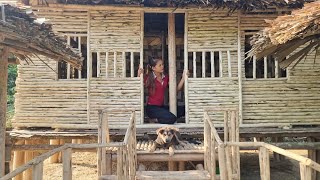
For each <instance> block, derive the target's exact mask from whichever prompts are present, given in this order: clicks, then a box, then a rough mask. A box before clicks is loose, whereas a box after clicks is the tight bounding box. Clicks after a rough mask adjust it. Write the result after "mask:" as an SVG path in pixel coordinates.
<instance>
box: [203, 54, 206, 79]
mask: <svg viewBox="0 0 320 180" xmlns="http://www.w3.org/2000/svg"><path fill="white" fill-rule="evenodd" d="M202 77H203V78H205V77H206V52H205V51H202Z"/></svg>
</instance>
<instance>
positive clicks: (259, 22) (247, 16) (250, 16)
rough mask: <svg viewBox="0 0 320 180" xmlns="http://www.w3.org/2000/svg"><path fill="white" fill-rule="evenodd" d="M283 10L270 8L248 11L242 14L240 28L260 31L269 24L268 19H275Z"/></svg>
mask: <svg viewBox="0 0 320 180" xmlns="http://www.w3.org/2000/svg"><path fill="white" fill-rule="evenodd" d="M281 14H282V12H281V11H277V10H275V9H269V10H268V11H264V12H263V11H260V12H247V13H242V14H241V16H240V28H241V30H243V31H248V32H250V31H251V32H252V31H259V30H261V29H263V28H265V27H266V26H267V23H266V22H265V20H266V19H268V20H273V19H275V18H276V17H277V16H279V15H281Z"/></svg>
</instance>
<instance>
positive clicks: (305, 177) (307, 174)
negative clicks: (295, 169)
mask: <svg viewBox="0 0 320 180" xmlns="http://www.w3.org/2000/svg"><path fill="white" fill-rule="evenodd" d="M311 170H312V169H311V167H309V166H306V165H304V164H302V163H300V179H301V180H310V179H311V174H312V173H311Z"/></svg>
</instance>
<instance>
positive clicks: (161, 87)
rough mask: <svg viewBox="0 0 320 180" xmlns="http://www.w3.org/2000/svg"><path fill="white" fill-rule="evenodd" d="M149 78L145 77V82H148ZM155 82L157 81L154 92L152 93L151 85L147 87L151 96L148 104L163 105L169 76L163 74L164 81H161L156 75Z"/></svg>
mask: <svg viewBox="0 0 320 180" xmlns="http://www.w3.org/2000/svg"><path fill="white" fill-rule="evenodd" d="M151 75H152V74H151ZM147 79H148V76H146V77H145V79H144V84H146V80H147ZM154 83H155V90H154V93H152V90H151V87H147V88H148V91H149V98H148V101H147V104H148V105H156V106H162V105H163V101H164V93H165V90H166V88H167V87H168V83H169V76H165V75H163V76H162V82H160V81H159V80H157V77H156V76H155V75H154Z"/></svg>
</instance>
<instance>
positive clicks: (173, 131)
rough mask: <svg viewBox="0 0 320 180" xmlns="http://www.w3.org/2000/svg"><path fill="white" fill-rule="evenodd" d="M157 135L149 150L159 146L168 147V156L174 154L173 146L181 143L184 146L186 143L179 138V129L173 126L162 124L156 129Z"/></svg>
mask: <svg viewBox="0 0 320 180" xmlns="http://www.w3.org/2000/svg"><path fill="white" fill-rule="evenodd" d="M156 133H157V135H158V137H157V139H156V140H155V141H153V144H152V146H151V148H150V150H149V152H154V151H155V150H156V149H157V148H158V147H160V148H165V149H167V148H169V156H173V155H174V146H175V145H178V144H180V145H182V146H185V145H186V144H185V143H184V142H182V141H181V140H180V137H181V135H180V133H179V129H178V128H176V127H173V126H164V127H162V128H159V129H157V131H156Z"/></svg>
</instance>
